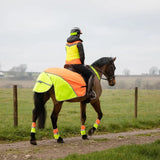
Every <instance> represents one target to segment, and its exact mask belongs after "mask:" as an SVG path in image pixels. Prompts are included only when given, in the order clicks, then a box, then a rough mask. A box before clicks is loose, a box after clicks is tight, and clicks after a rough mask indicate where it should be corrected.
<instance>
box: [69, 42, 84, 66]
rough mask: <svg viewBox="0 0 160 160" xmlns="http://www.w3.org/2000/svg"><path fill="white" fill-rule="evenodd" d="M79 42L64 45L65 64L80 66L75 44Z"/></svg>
mask: <svg viewBox="0 0 160 160" xmlns="http://www.w3.org/2000/svg"><path fill="white" fill-rule="evenodd" d="M79 42H81V41H75V42H72V43H69V42H67V44H66V64H81V60H80V54H79V50H78V47H77V44H78V43H79Z"/></svg>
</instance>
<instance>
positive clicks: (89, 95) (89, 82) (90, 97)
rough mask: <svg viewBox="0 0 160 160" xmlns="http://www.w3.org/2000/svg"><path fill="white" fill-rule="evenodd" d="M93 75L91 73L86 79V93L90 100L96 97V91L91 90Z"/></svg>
mask: <svg viewBox="0 0 160 160" xmlns="http://www.w3.org/2000/svg"><path fill="white" fill-rule="evenodd" d="M93 81H94V75H91V76H90V77H89V80H88V89H87V94H88V97H89V99H90V100H93V99H96V93H95V92H94V91H93V90H92V87H93Z"/></svg>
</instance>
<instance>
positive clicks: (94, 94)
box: [89, 90, 97, 100]
mask: <svg viewBox="0 0 160 160" xmlns="http://www.w3.org/2000/svg"><path fill="white" fill-rule="evenodd" d="M89 95H90V99H91V100H94V99H96V97H97V95H96V92H95V91H93V90H92V91H90V94H89Z"/></svg>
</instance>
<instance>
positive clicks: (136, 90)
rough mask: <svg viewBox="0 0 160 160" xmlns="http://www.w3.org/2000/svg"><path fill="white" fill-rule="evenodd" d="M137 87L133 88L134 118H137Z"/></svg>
mask: <svg viewBox="0 0 160 160" xmlns="http://www.w3.org/2000/svg"><path fill="white" fill-rule="evenodd" d="M137 104H138V87H135V118H137Z"/></svg>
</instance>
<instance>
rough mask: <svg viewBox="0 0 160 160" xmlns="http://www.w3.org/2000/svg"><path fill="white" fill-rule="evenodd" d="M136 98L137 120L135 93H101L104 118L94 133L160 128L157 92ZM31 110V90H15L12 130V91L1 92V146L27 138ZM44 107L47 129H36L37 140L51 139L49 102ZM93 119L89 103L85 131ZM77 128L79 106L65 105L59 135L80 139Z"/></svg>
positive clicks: (28, 135) (59, 125)
mask: <svg viewBox="0 0 160 160" xmlns="http://www.w3.org/2000/svg"><path fill="white" fill-rule="evenodd" d="M138 96H139V97H138V118H137V119H135V118H134V90H103V94H102V96H101V98H100V101H101V107H102V111H103V114H104V115H103V119H102V121H101V124H100V126H99V128H98V131H97V132H96V134H102V133H106V132H120V131H127V130H132V129H139V128H142V129H148V128H156V127H160V90H139V93H138ZM33 107H34V106H33V93H32V90H31V89H22V88H20V89H18V127H17V128H14V127H13V96H12V89H0V143H6V142H11V141H19V140H29V139H30V127H31V121H32V109H33ZM46 108H47V113H48V115H47V121H46V128H45V129H44V130H37V139H43V138H52V137H53V135H52V125H51V121H50V114H51V112H52V109H53V104H52V101H51V100H50V101H48V102H47V105H46ZM96 118H97V115H96V113H95V111H94V110H93V108H92V107H91V105H89V104H88V106H87V120H86V129H87V130H88V129H89V128H90V127H91V126H92V125H93V123H94V122H95V120H96ZM80 125H81V124H80V107H79V103H67V102H65V103H64V104H63V108H62V110H61V112H60V115H59V120H58V128H59V131H60V134H61V135H62V137H70V136H77V135H79V136H80Z"/></svg>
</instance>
